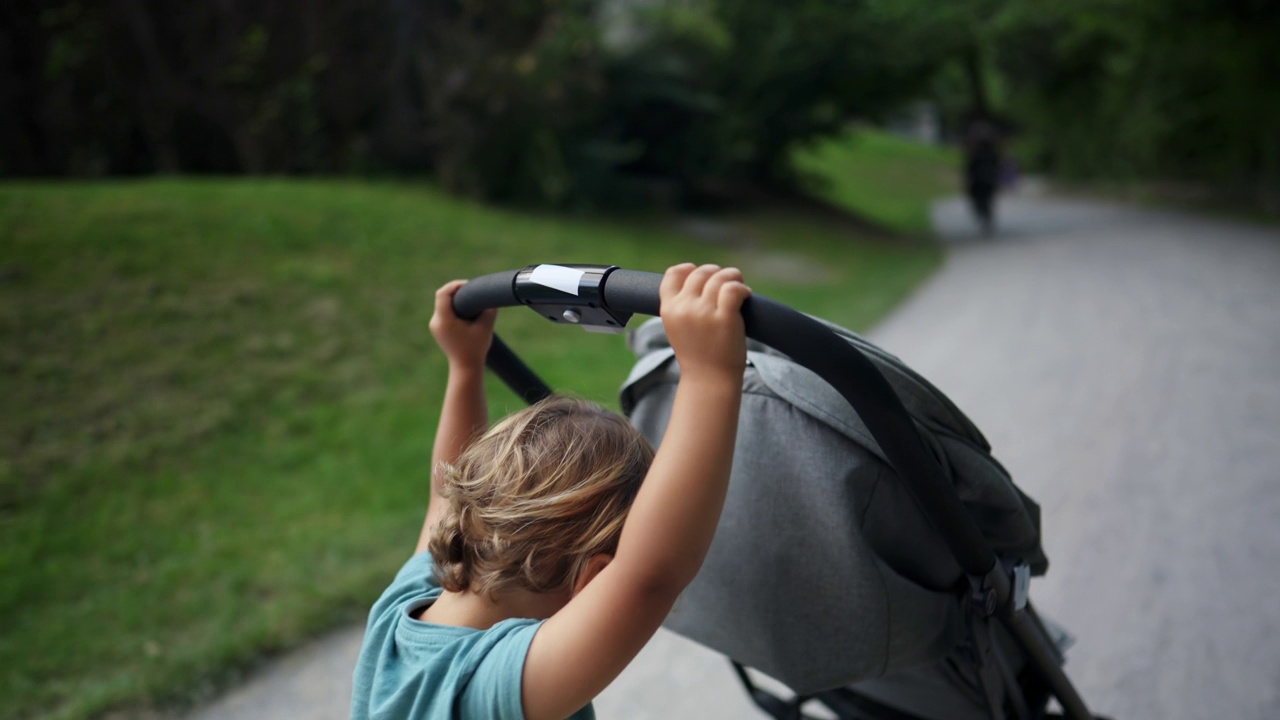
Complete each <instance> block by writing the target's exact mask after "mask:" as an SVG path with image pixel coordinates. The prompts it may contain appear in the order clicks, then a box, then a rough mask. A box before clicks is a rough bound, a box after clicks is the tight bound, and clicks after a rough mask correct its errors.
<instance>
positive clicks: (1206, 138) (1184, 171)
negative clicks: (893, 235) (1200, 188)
mask: <svg viewBox="0 0 1280 720" xmlns="http://www.w3.org/2000/svg"><path fill="white" fill-rule="evenodd" d="M952 8H953V10H954V11H956V12H958V13H960V14H961V15H962V16H963V17H962V18H960V26H961V27H965V28H967V32H968V34H969V37H970V41H969V42H970V45H969V47H970V49H969V50H968V51H967V56H968V57H970V58H973V59H974V62H975V65H976V66H977V67H978V68H979V72H980V74H981V76H982V79H981V81H980V82H979V84H980V85H982V87H980V88H978V89H976V90H975V88H973V87H972V86H973V85H974V82H973V79H972V78H971V77H966V73H964V72H962V71H960V67H959V66H960V65H961V64H962V63H961V62H959V61H957V60H953V61H952V63H951V67H949V68H948V69H947V70H945V71H944V72H943V73H941V74H940V76H939V79H938V83H937V88H938V92H937V95H938V97H939V98H940V99H942V100H943V106H944V108H946V109H947V110H948V111H949V115H950V117H951V118H952V119H953V121H954V119H955V118H957V117H958V116H959V115H960V114H961V113H962V112H963V111H964V110H970V109H972V108H973V107H975V106H976V105H979V104H981V103H982V101H984V100H985V101H986V102H987V103H988V104H989V105H990V106H991V107H990V109H991V110H992V111H994V112H995V113H997V114H999V115H1003V116H1004V117H1006V118H1008V119H1010V120H1011V121H1012V122H1013V123H1014V124H1015V125H1016V126H1017V129H1018V133H1019V135H1020V140H1019V145H1020V147H1021V148H1022V150H1023V151H1024V152H1023V154H1024V155H1025V158H1024V159H1025V160H1028V161H1030V162H1031V163H1032V164H1033V165H1035V166H1037V167H1039V168H1041V169H1044V170H1048V171H1050V172H1052V173H1054V174H1055V175H1058V176H1062V177H1068V178H1107V179H1112V180H1116V179H1120V180H1123V179H1140V178H1146V179H1162V180H1170V181H1191V182H1196V183H1202V184H1211V185H1216V186H1218V188H1219V189H1220V190H1222V191H1226V192H1231V193H1235V194H1239V195H1254V196H1256V197H1257V199H1259V200H1261V201H1263V202H1271V203H1275V202H1276V201H1277V191H1278V189H1280V132H1277V128H1280V95H1277V94H1276V93H1275V92H1274V91H1273V87H1274V83H1275V78H1277V77H1280V55H1277V53H1276V51H1275V49H1276V48H1277V47H1280V5H1278V4H1276V3H1274V2H1270V1H1269V0H1226V1H1222V0H1081V1H1080V2H1075V3H1069V4H1064V3H1054V2H1049V1H1048V0H1022V1H1021V2H993V1H992V0H969V1H968V2H963V3H956V4H953V6H952ZM956 57H957V58H959V59H963V58H965V57H966V55H965V54H961V55H957V56H956ZM980 94H981V95H985V97H982V98H979V97H977V96H978V95H980ZM1267 198H1270V199H1269V200H1267Z"/></svg>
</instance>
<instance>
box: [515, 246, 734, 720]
mask: <svg viewBox="0 0 1280 720" xmlns="http://www.w3.org/2000/svg"><path fill="white" fill-rule="evenodd" d="M750 294H751V291H750V289H748V288H747V287H746V286H745V285H743V284H742V274H741V273H740V272H738V271H737V270H736V269H732V268H729V269H723V270H722V269H720V268H719V267H717V266H714V265H703V266H702V267H698V268H695V267H694V266H693V265H689V264H685V265H677V266H676V267H673V268H671V269H669V270H668V271H667V273H666V275H665V276H664V277H663V281H662V287H661V298H662V306H661V308H662V309H661V315H662V319H663V324H664V326H665V328H666V332H667V337H668V338H669V339H670V340H671V346H672V347H673V348H674V349H675V352H676V359H677V360H678V361H679V362H680V378H681V379H680V385H679V387H678V388H677V390H676V397H675V403H674V407H673V409H672V413H671V421H670V423H669V424H668V426H667V431H666V435H665V436H664V437H663V441H662V445H661V447H660V448H659V450H658V453H657V455H656V457H655V458H654V461H653V465H652V467H651V468H650V470H649V473H648V474H647V475H646V476H645V480H644V484H643V485H642V487H641V489H640V492H639V493H638V494H637V496H636V499H635V502H634V504H633V505H632V507H631V511H630V514H629V515H628V516H627V521H626V524H625V525H624V526H623V530H622V536H621V538H620V540H619V542H618V550H617V553H616V554H615V556H614V557H613V559H612V561H610V562H608V564H607V566H604V567H603V569H602V570H600V571H599V573H598V574H597V575H596V576H595V577H594V579H591V578H587V582H585V585H584V586H581V587H578V588H575V591H576V594H575V595H574V597H573V599H572V600H570V601H569V603H568V604H567V605H565V607H564V608H563V609H562V610H560V611H559V612H558V613H556V614H555V615H554V616H552V617H551V618H550V619H549V620H547V621H546V623H544V624H543V626H542V627H541V628H540V629H539V630H538V632H537V634H536V635H535V636H534V639H533V643H532V645H531V646H530V648H529V654H528V656H527V657H526V660H525V666H524V678H523V691H522V700H523V703H524V711H525V716H526V717H527V718H528V720H560V719H561V718H564V717H566V716H567V715H569V714H571V713H573V712H576V711H577V710H578V709H579V708H581V707H582V706H584V705H586V704H587V703H588V702H590V701H591V699H592V698H594V697H595V696H596V695H597V694H598V693H599V692H600V691H601V690H603V689H604V688H605V687H606V686H607V685H608V684H609V683H610V682H611V681H612V680H613V679H614V678H615V677H617V675H618V674H619V673H621V672H622V670H623V668H625V667H626V666H627V664H628V663H629V662H631V660H632V658H634V657H635V655H636V654H637V653H638V652H639V651H640V649H641V648H642V647H644V645H645V643H646V642H648V640H649V638H650V637H652V636H653V633H654V632H656V631H657V629H658V626H659V625H661V623H662V620H663V618H665V617H666V615H667V613H668V612H669V611H670V610H671V606H672V605H673V604H674V602H675V600H676V598H677V597H678V596H679V594H680V593H681V592H682V591H683V590H684V588H685V586H687V585H688V584H689V583H690V582H691V581H692V580H693V578H694V576H695V575H696V574H697V572H698V569H699V568H700V567H701V566H702V560H703V558H704V557H705V555H706V552H707V549H708V548H709V547H710V545H711V538H712V535H713V534H714V532H715V528H716V524H717V522H718V521H719V518H720V510H721V508H722V506H723V505H724V498H725V492H726V490H727V488H728V484H729V470H730V467H731V465H732V462H733V447H734V439H735V436H736V434H737V428H738V407H739V404H740V402H741V393H742V373H743V369H744V366H745V364H746V339H745V336H744V330H743V323H742V315H741V308H742V303H743V302H744V301H745V300H746V299H747V297H748V296H749V295H750Z"/></svg>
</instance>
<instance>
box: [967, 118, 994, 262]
mask: <svg viewBox="0 0 1280 720" xmlns="http://www.w3.org/2000/svg"><path fill="white" fill-rule="evenodd" d="M963 149H964V188H965V194H966V195H967V196H968V198H969V206H970V207H971V208H973V214H974V215H975V216H977V218H978V222H979V223H980V224H981V225H982V233H983V234H984V235H987V236H990V235H991V234H992V233H994V232H995V210H996V208H995V204H996V191H997V190H998V189H999V186H1000V180H1001V174H1002V172H1001V171H1002V166H1003V163H1002V160H1001V152H1000V130H999V128H997V127H996V125H995V123H994V122H992V120H991V119H990V118H988V117H987V116H985V115H981V114H979V115H975V116H974V117H973V119H972V120H970V121H969V123H968V124H967V126H966V128H965V132H964V138H963Z"/></svg>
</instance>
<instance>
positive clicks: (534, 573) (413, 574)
mask: <svg viewBox="0 0 1280 720" xmlns="http://www.w3.org/2000/svg"><path fill="white" fill-rule="evenodd" d="M462 285H463V282H462V281H455V282H451V283H449V284H447V285H445V286H444V287H442V288H440V290H439V291H438V292H437V293H436V309H435V314H434V316H433V317H432V319H431V332H432V334H433V335H434V336H435V338H436V340H437V342H439V344H440V347H441V349H443V351H444V353H445V355H446V356H447V357H448V360H449V381H448V386H447V388H446V390H445V399H444V407H443V409H442V410H441V416H440V428H439V431H438V433H437V435H436V441H435V447H434V451H433V457H432V467H433V473H432V488H431V489H432V501H431V503H430V506H429V510H428V512H427V517H426V522H425V523H424V525H423V529H422V535H421V537H420V539H419V541H418V548H417V554H416V555H415V556H414V557H413V558H412V559H410V560H409V562H408V563H406V564H405V566H404V567H403V568H402V569H401V570H400V572H399V574H398V575H397V576H396V578H395V580H394V581H393V582H392V583H391V586H390V587H388V588H387V590H386V592H384V593H383V595H382V597H381V598H380V599H379V600H378V601H377V602H376V603H375V604H374V606H373V609H372V611H371V612H370V613H369V624H368V628H367V630H366V633H365V639H364V646H363V648H362V649H361V652H360V660H359V662H358V664H357V666H356V670H355V694H354V697H353V699H352V704H351V717H352V718H353V719H354V720H364V719H365V718H371V719H373V718H377V719H386V720H390V719H392V718H395V719H396V720H402V719H411V720H417V719H419V718H431V719H434V718H463V719H467V718H476V719H477V720H504V719H506V718H511V719H513V720H520V719H527V720H562V719H563V718H566V717H570V716H572V717H573V718H575V719H577V718H591V717H594V714H593V712H592V710H591V706H590V701H591V699H592V698H594V697H595V696H596V695H597V694H598V693H599V692H600V691H601V690H603V689H604V688H605V687H606V686H607V685H608V684H609V683H610V682H611V681H612V680H613V679H614V678H615V677H617V676H618V674H619V673H620V672H622V670H623V668H625V667H626V666H627V664H628V663H629V662H631V659H632V658H634V657H635V656H636V654H637V653H638V652H639V651H640V649H641V648H642V647H644V644H645V643H646V642H648V640H649V638H650V637H652V636H653V634H654V632H656V631H657V629H658V626H659V625H660V624H661V623H662V620H663V618H665V617H666V615H667V613H668V611H670V610H671V606H672V604H673V603H674V602H675V600H676V597H677V596H678V595H679V594H680V592H681V591H682V590H684V588H685V586H686V585H688V584H689V582H691V581H692V580H693V577H694V575H696V574H697V572H698V568H699V567H700V566H701V565H702V560H703V557H704V556H705V555H706V552H707V548H708V547H709V546H710V544H711V537H712V534H713V533H714V532H715V528H716V523H717V521H718V520H719V517H720V510H721V507H722V505H723V504H724V497H725V491H726V489H727V487H728V483H729V469H730V465H731V463H732V460H733V446H734V439H735V434H736V432H737V426H738V406H739V401H740V396H741V392H742V373H743V369H744V366H745V364H746V342H745V338H744V333H743V324H742V316H741V314H740V310H741V307H742V303H743V302H744V301H745V300H746V298H747V297H748V296H749V295H750V293H751V291H750V289H748V288H747V287H746V286H745V285H744V284H743V283H742V274H741V273H740V272H738V271H737V270H736V269H733V268H727V269H721V268H719V267H716V266H714V265H703V266H701V267H697V268H695V267H694V266H693V265H690V264H684V265H677V266H675V267H672V268H670V269H669V270H667V272H666V274H665V275H664V276H663V279H662V286H661V291H660V296H661V316H662V319H663V324H664V326H665V328H666V332H667V336H668V337H669V338H670V341H671V346H672V348H674V349H675V352H676V358H677V360H678V361H679V363H680V377H681V380H680V385H679V387H678V389H677V391H676V398H675V402H674V406H673V408H672V412H671V421H670V424H669V425H668V427H667V432H666V436H665V437H664V438H663V441H662V446H661V449H660V450H659V451H658V452H657V454H656V455H655V454H654V453H653V451H652V450H651V449H650V448H649V446H648V444H647V443H646V441H645V440H644V438H643V437H642V436H641V435H640V434H639V433H638V432H637V431H636V430H634V429H633V428H632V427H631V426H630V425H629V424H628V423H627V421H626V420H625V419H623V418H621V417H620V416H618V415H616V414H614V413H611V412H609V411H607V410H605V409H603V408H601V407H598V406H596V405H593V404H590V403H587V402H584V401H580V400H573V399H566V398H551V399H548V400H545V401H543V402H541V403H539V404H537V405H535V406H533V407H530V408H527V409H525V410H523V411H521V412H518V413H515V414H514V415H511V416H510V417H508V418H506V419H505V420H503V421H502V422H500V423H498V424H497V425H496V426H495V427H493V428H492V429H490V430H488V431H487V432H485V427H486V425H487V423H488V420H487V417H486V414H487V413H486V405H485V396H484V385H483V373H484V357H485V354H486V352H487V351H488V348H489V344H490V341H491V338H492V337H493V323H494V320H495V317H496V311H489V312H487V313H485V314H484V315H482V316H481V317H480V318H478V319H476V320H475V321H472V322H467V321H463V320H460V319H458V318H457V317H456V316H455V315H454V314H453V309H452V308H453V305H452V300H453V296H454V294H455V293H457V291H458V289H459V288H460V287H462ZM481 433H483V434H481ZM426 550H429V551H430V552H424V551H426Z"/></svg>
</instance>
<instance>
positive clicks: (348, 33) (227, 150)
mask: <svg viewBox="0 0 1280 720" xmlns="http://www.w3.org/2000/svg"><path fill="white" fill-rule="evenodd" d="M1276 47H1280V5H1278V4H1277V3H1275V2H1272V1H1270V0H1081V1H1080V2H1073V3H1061V2H1051V1H1050V0H1016V1H1015V0H954V1H953V2H947V3H937V2H932V1H931V0H802V1H800V2H788V3H778V2H773V1H772V0H657V1H646V2H629V1H627V0H613V1H609V2H604V1H602V0H510V1H509V2H502V3H491V2H479V1H478V0H423V1H418V0H413V1H407V0H375V1H373V2H367V1H365V0H319V1H315V2H313V1H312V0H268V1H265V2H264V1H263V0H224V1H223V2H218V3H171V2H162V0H129V1H128V2H119V3H89V2H84V1H83V0H15V1H14V2H10V3H5V4H3V6H0V102H3V104H4V106H5V107H6V108H8V109H9V110H10V112H7V113H4V114H2V115H0V138H3V140H2V141H0V174H7V175H19V176H33V175H35V176H45V175H75V176H99V175H115V174H150V173H164V174H168V173H175V172H186V173H190V172H198V173H204V172H216V173H241V172H244V173H251V174H261V173H272V174H278V173H290V174H292V173H305V174H311V173H323V174H333V173H339V174H349V173H356V174H370V173H373V174H385V173H388V172H397V173H399V172H409V173H415V174H422V173H427V174H431V175H432V176H434V178H435V179H436V181H437V182H438V183H439V184H440V186H441V187H443V188H444V189H446V190H449V191H451V192H454V193H460V194H464V195H468V196H472V197H479V198H487V199H491V200H499V201H513V202H519V203H533V204H541V205H548V206H553V207H575V208H581V207H637V206H655V205H656V206H682V207H683V206H690V205H700V206H705V205H707V204H709V203H724V202H735V201H736V202H740V201H743V200H751V199H752V198H754V197H756V196H757V195H758V193H760V192H761V191H764V192H768V193H771V194H772V193H777V192H778V191H779V190H780V189H791V188H794V187H795V186H796V180H797V174H796V172H795V170H796V168H795V167H794V166H793V163H792V158H793V157H794V150H796V149H797V148H798V147H801V146H803V145H805V144H807V143H809V142H811V141H814V140H816V139H821V138H825V137H833V136H835V135H837V134H839V133H840V132H841V131H842V129H843V128H844V126H845V125H846V123H847V122H849V121H850V120H851V119H857V120H861V121H878V120H883V119H885V118H888V117H892V116H893V115H894V113H896V112H898V111H899V109H900V108H902V107H903V105H904V104H905V103H908V102H914V101H919V100H927V101H930V102H932V103H933V104H934V105H935V106H936V107H938V108H939V109H940V110H941V113H942V119H943V122H944V130H945V134H946V135H947V136H948V137H951V138H955V137H957V136H958V135H959V133H960V132H961V131H962V130H963V127H964V126H965V124H966V122H967V121H968V119H970V118H972V117H974V116H975V115H989V116H994V117H996V118H999V119H1000V120H1001V121H1002V124H1003V125H1004V126H1005V127H1006V128H1007V129H1009V130H1010V132H1013V133H1016V135H1017V138H1018V154H1019V156H1020V159H1021V161H1022V162H1023V164H1025V165H1028V166H1030V167H1032V168H1035V169H1037V170H1041V171H1046V172H1050V173H1053V174H1055V175H1059V176H1064V177H1068V178H1074V179H1104V180H1108V181H1112V182H1114V181H1116V180H1132V179H1145V180H1156V181H1160V182H1163V183H1168V184H1172V185H1179V184H1180V185H1183V186H1187V187H1192V188H1201V189H1212V190H1213V191H1214V192H1215V193H1217V194H1219V195H1222V194H1226V195H1231V196H1235V197H1238V198H1241V199H1244V200H1249V201H1252V202H1254V203H1255V204H1261V205H1263V206H1271V205H1276V206H1280V201H1277V197H1278V196H1277V193H1278V192H1280V191H1278V190H1277V187H1278V186H1280V134H1277V133H1276V132H1275V128H1276V127H1278V126H1280V95H1278V94H1277V93H1275V92H1274V88H1273V85H1274V78H1276V77H1280V55H1278V54H1277V53H1276V52H1275V48H1276Z"/></svg>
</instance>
